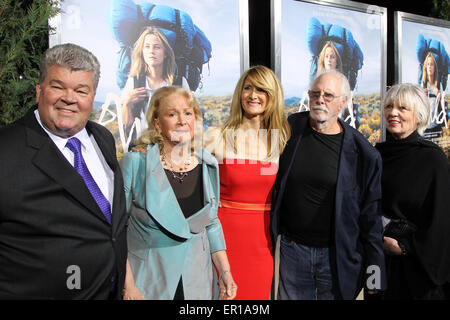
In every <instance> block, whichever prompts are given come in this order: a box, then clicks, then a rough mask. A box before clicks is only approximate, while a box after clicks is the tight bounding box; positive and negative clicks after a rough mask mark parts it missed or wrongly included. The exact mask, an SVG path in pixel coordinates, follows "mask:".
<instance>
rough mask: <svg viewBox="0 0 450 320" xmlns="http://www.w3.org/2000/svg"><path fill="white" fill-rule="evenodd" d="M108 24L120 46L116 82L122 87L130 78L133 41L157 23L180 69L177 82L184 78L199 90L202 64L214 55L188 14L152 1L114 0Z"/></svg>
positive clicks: (190, 85)
mask: <svg viewBox="0 0 450 320" xmlns="http://www.w3.org/2000/svg"><path fill="white" fill-rule="evenodd" d="M108 24H109V28H110V31H111V33H112V35H113V37H114V38H115V39H116V40H117V41H118V43H119V46H120V51H119V53H118V55H119V57H118V63H117V70H116V82H117V85H118V86H119V88H120V89H123V87H124V86H125V84H126V81H127V79H128V74H129V72H130V66H131V57H132V52H133V46H134V43H135V42H136V40H137V39H138V38H139V35H140V34H141V32H142V30H143V29H144V28H145V27H147V26H154V27H156V28H158V29H159V30H161V31H162V32H163V33H164V35H165V36H166V38H167V40H168V41H169V43H170V45H171V47H172V50H173V52H174V54H175V62H176V64H177V72H176V75H175V80H174V84H175V85H181V81H182V77H184V78H186V80H187V82H188V84H189V88H190V89H191V90H192V91H195V90H197V88H198V87H199V85H200V80H201V74H202V68H203V64H205V63H207V62H208V61H209V59H210V58H211V51H212V47H211V43H210V41H209V40H208V38H207V37H206V35H205V34H204V33H203V31H202V30H200V28H198V27H197V26H196V25H195V24H194V23H193V22H192V18H191V16H190V15H189V14H187V13H186V12H184V11H181V10H178V9H175V8H172V7H169V6H166V5H155V4H153V3H151V2H146V3H142V4H135V3H134V2H133V1H132V0H111V4H110V8H109V15H108Z"/></svg>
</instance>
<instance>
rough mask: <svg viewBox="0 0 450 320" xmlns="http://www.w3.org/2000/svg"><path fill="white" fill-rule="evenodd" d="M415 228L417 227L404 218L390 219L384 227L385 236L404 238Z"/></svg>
mask: <svg viewBox="0 0 450 320" xmlns="http://www.w3.org/2000/svg"><path fill="white" fill-rule="evenodd" d="M416 230H417V227H416V226H415V225H414V224H413V223H411V222H409V221H408V220H406V219H392V220H391V221H390V222H389V223H388V224H387V225H386V228H385V229H384V233H383V235H384V236H385V237H389V238H394V239H397V240H399V239H405V238H409V236H410V235H411V234H412V233H413V232H415V231H416Z"/></svg>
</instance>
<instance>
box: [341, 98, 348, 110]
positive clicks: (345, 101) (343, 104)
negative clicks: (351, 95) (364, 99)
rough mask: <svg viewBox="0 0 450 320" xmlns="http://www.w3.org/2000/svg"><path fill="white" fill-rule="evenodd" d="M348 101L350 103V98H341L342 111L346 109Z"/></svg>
mask: <svg viewBox="0 0 450 320" xmlns="http://www.w3.org/2000/svg"><path fill="white" fill-rule="evenodd" d="M347 101H348V97H345V96H344V97H341V102H342V106H341V110H343V109H345V107H346V106H347Z"/></svg>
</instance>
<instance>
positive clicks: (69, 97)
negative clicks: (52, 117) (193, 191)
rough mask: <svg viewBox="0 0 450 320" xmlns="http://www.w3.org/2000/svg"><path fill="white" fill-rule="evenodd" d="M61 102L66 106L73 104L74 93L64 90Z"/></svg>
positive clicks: (70, 90) (74, 100)
mask: <svg viewBox="0 0 450 320" xmlns="http://www.w3.org/2000/svg"><path fill="white" fill-rule="evenodd" d="M61 100H63V101H64V102H65V103H67V104H74V103H75V102H76V99H75V92H74V91H73V90H72V89H65V90H64V92H63V96H62V97H61Z"/></svg>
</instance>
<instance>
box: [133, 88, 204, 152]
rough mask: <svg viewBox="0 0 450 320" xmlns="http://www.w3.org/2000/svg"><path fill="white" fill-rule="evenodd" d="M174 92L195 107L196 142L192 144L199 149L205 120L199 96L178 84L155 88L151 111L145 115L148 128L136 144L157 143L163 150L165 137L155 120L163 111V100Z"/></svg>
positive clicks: (194, 139)
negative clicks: (203, 119) (196, 96)
mask: <svg viewBox="0 0 450 320" xmlns="http://www.w3.org/2000/svg"><path fill="white" fill-rule="evenodd" d="M172 94H177V95H180V96H182V97H184V98H185V99H186V101H187V103H188V105H189V106H190V107H192V108H193V109H194V115H195V127H194V137H192V140H193V141H194V143H193V144H191V147H192V148H191V149H192V150H194V149H195V150H197V148H199V147H200V146H201V144H202V134H203V121H202V112H201V110H200V106H199V104H198V101H197V98H195V96H194V94H193V93H192V92H191V91H190V90H187V89H184V88H181V87H178V86H166V87H161V88H159V89H157V90H155V92H153V94H152V97H151V98H150V102H149V103H150V104H149V108H148V110H149V111H148V112H147V114H146V115H145V118H146V120H147V125H148V128H147V129H146V130H144V131H143V132H142V133H141V135H140V136H139V138H137V139H136V141H135V144H136V145H139V144H157V145H158V146H159V149H160V150H162V147H163V143H164V138H163V136H162V135H161V133H160V132H159V131H158V129H157V128H156V126H155V122H156V119H158V117H159V115H160V113H161V109H162V108H163V107H164V106H163V104H162V103H161V101H162V100H163V99H164V98H167V97H168V96H170V95H172Z"/></svg>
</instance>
